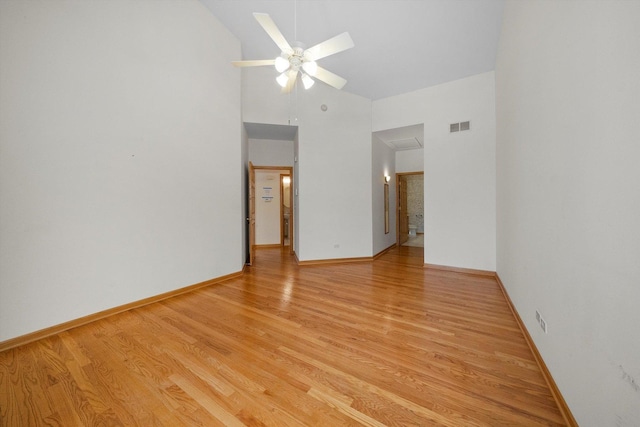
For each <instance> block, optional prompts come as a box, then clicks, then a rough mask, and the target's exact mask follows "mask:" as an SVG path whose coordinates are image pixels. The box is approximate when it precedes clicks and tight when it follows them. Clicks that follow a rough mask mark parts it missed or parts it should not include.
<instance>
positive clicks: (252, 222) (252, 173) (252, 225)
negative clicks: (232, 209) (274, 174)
mask: <svg viewBox="0 0 640 427" xmlns="http://www.w3.org/2000/svg"><path fill="white" fill-rule="evenodd" d="M256 170H272V171H287V172H288V174H289V176H290V177H291V183H290V184H289V192H290V193H289V195H290V199H289V200H290V202H291V212H290V213H289V253H290V254H291V255H293V253H294V247H293V242H294V239H293V237H294V236H293V233H294V227H293V224H294V223H293V222H294V221H295V217H294V214H293V211H294V203H295V202H294V200H293V194H292V189H293V166H256V165H254V164H253V163H251V162H249V218H247V221H248V222H249V263H248V264H249V265H253V263H254V260H255V247H256V210H255V206H256V205H255V186H256ZM285 175H286V174H285ZM279 186H280V187H282V181H280V183H279ZM280 219H281V220H282V215H281V216H280Z"/></svg>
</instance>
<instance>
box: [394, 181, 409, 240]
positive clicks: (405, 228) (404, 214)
mask: <svg viewBox="0 0 640 427" xmlns="http://www.w3.org/2000/svg"><path fill="white" fill-rule="evenodd" d="M396 182H397V183H398V191H397V193H396V194H397V195H398V209H397V212H398V216H397V219H398V246H402V244H403V243H405V242H406V241H407V240H409V212H408V210H407V178H406V176H404V175H397V176H396Z"/></svg>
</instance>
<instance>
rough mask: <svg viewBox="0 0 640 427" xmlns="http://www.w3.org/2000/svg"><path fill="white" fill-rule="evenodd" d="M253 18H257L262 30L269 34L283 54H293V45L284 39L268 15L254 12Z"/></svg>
mask: <svg viewBox="0 0 640 427" xmlns="http://www.w3.org/2000/svg"><path fill="white" fill-rule="evenodd" d="M253 16H254V17H255V18H256V20H257V21H258V23H259V24H260V25H261V26H262V28H263V29H264V30H265V31H266V32H267V34H269V37H271V40H273V41H274V42H275V43H276V44H277V45H278V47H279V48H280V50H281V51H282V52H291V51H292V50H293V49H291V45H289V42H288V41H287V39H285V38H284V36H283V35H282V33H281V32H280V30H279V29H278V27H277V25H276V23H275V22H273V19H271V17H270V16H269V15H268V14H266V13H258V12H254V14H253Z"/></svg>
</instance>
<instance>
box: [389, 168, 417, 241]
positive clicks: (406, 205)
mask: <svg viewBox="0 0 640 427" xmlns="http://www.w3.org/2000/svg"><path fill="white" fill-rule="evenodd" d="M396 185H397V189H396V194H397V195H398V197H397V206H396V212H397V216H396V218H397V221H396V224H397V233H396V235H397V243H396V244H397V245H398V246H418V247H424V172H403V173H398V174H396Z"/></svg>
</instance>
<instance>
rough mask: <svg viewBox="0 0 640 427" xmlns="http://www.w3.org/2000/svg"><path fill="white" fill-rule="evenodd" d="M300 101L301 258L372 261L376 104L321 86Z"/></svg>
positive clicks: (313, 89)
mask: <svg viewBox="0 0 640 427" xmlns="http://www.w3.org/2000/svg"><path fill="white" fill-rule="evenodd" d="M303 95H304V96H303ZM299 101H300V102H299V119H298V120H299V129H298V136H299V138H300V143H299V152H298V167H299V169H300V183H299V184H300V187H299V196H298V198H299V203H300V205H299V207H300V217H299V218H300V220H301V222H300V247H299V250H298V257H299V259H301V260H320V259H333V258H359V257H369V256H371V255H372V251H373V248H372V236H371V230H372V215H371V205H372V195H371V101H370V100H368V99H366V98H362V97H359V96H356V95H352V94H350V93H347V92H343V91H338V90H335V89H334V88H331V87H328V86H326V85H323V84H320V83H319V84H316V85H315V86H313V88H312V90H311V91H308V92H306V93H304V94H299ZM322 104H324V105H326V106H327V111H322V110H321V108H320V106H321V105H322Z"/></svg>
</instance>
